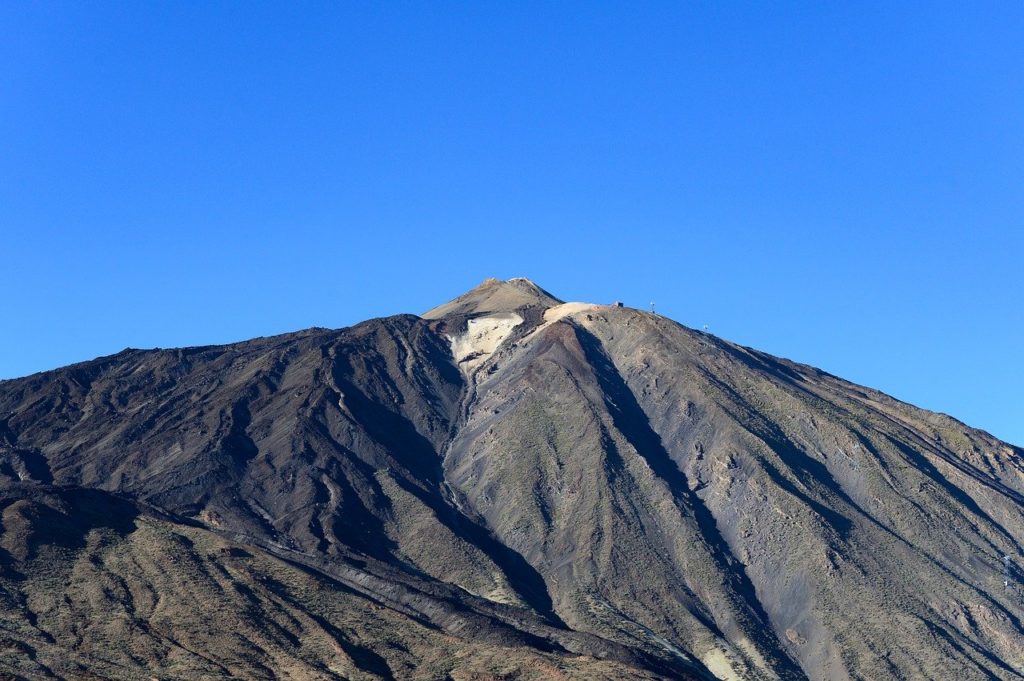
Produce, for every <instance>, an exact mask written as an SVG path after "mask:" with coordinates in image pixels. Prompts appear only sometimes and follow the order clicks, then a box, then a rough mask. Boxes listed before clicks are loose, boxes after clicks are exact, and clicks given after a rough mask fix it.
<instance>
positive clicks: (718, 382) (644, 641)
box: [0, 279, 1024, 680]
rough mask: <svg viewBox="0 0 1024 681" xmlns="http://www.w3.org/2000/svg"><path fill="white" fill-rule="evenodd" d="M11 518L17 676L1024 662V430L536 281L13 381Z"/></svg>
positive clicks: (3, 635)
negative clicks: (1017, 434)
mask: <svg viewBox="0 0 1024 681" xmlns="http://www.w3.org/2000/svg"><path fill="white" fill-rule="evenodd" d="M0 523H2V533H0V600H2V602H3V604H4V607H3V609H2V611H0V639H2V641H3V649H4V651H5V652H4V653H3V655H0V673H2V674H7V675H11V676H13V677H16V678H69V679H77V678H85V677H91V678H95V677H101V678H110V679H136V678H150V677H156V678H162V679H186V678H189V679H192V678H229V677H243V678H250V679H275V678H296V679H335V678H353V679H407V678H409V679H504V678H518V679H541V678H543V679H550V678H577V679H602V678H604V679H680V678H682V679H716V678H717V679H830V680H831V679H835V680H839V679H883V678H884V679H889V678H893V679H918V678H927V679H993V678H998V679H1020V678H1024V631H1022V625H1021V622H1022V621H1024V603H1022V596H1024V592H1022V588H1021V579H1022V573H1021V571H1020V567H1019V566H1021V565H1022V564H1024V548H1022V546H1024V451H1022V450H1020V449H1018V448H1016V447H1013V446H1011V445H1009V444H1007V443H1004V442H1000V441H998V440H996V439H995V438H993V437H991V436H990V435H988V434H987V433H984V432H981V431H978V430H974V429H971V428H969V427H967V426H965V425H964V424H962V423H960V422H958V421H956V420H954V419H952V418H950V417H948V416H944V415H940V414H934V413H931V412H927V411H924V410H921V409H917V408H915V407H913V406H910V405H907V404H905V403H902V402H899V401H897V400H894V399H892V398H890V397H888V396H886V395H884V394H882V393H880V392H877V391H875V390H871V389H868V388H864V387H861V386H857V385H854V384H851V383H848V382H846V381H843V380H841V379H839V378H837V377H835V376H832V375H830V374H827V373H825V372H822V371H819V370H817V369H814V368H812V367H809V366H806V365H802V364H797V363H794V362H791V361H788V360H784V359H780V358H777V357H772V356H770V355H767V354H765V353H762V352H758V351H756V350H753V349H750V348H745V347H741V346H738V345H735V344H733V343H729V342H727V341H724V340H722V339H720V338H717V337H715V336H712V335H709V334H707V333H701V332H699V331H695V330H693V329H689V328H686V327H684V326H681V325H679V324H677V323H675V322H673V321H671V320H669V319H666V318H664V317H661V316H658V315H654V314H650V313H646V312H642V311H639V310H635V309H631V308H623V307H618V306H615V305H604V304H587V303H563V302H562V301H560V300H558V299H557V298H555V297H554V296H553V295H551V294H550V293H548V292H546V291H544V290H543V289H542V288H540V287H539V286H537V285H535V284H533V283H532V282H530V281H529V280H526V279H511V280H508V281H504V282H503V281H498V280H487V281H485V282H483V283H482V284H481V285H479V286H477V287H476V288H474V289H472V290H471V291H469V292H468V293H466V294H464V295H462V296H459V297H458V298H456V299H455V300H453V301H451V302H449V303H446V304H444V305H441V306H439V307H437V308H434V309H433V310H431V311H429V312H427V313H425V314H424V315H423V316H422V317H417V316H414V315H400V316H395V317H388V318H383V319H373V320H369V321H367V322H364V323H362V324H358V325H356V326H353V327H351V328H346V329H339V330H324V329H312V330H308V331H303V332H298V333H293V334H287V335H283V336H277V337H273V338H260V339H255V340H252V341H247V342H243V343H235V344H232V345H225V346H217V347H200V348H183V349H178V350H150V351H141V350H132V351H125V352H122V353H120V354H118V355H114V356H111V357H104V358H100V359H97V360H94V361H91V362H85V363H82V364H76V365H73V366H70V367H65V368H63V369H57V370H55V371H51V372H46V373H42V374H36V375H33V376H29V377H26V378H22V379H16V380H12V381H3V382H0Z"/></svg>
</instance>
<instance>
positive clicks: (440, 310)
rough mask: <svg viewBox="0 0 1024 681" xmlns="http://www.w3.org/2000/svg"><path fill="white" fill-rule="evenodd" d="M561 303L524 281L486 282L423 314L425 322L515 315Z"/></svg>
mask: <svg viewBox="0 0 1024 681" xmlns="http://www.w3.org/2000/svg"><path fill="white" fill-rule="evenodd" d="M561 302H562V301H561V300H559V299H558V298H555V297H554V296H553V295H551V294H550V293H548V292H547V291H545V290H544V289H542V288H541V287H540V286H537V285H536V284H535V283H533V282H532V281H530V280H529V279H526V278H525V277H516V278H513V279H509V280H508V281H502V280H500V279H493V278H492V279H485V280H484V281H482V282H481V283H480V285H478V286H477V287H476V288H474V289H472V290H470V291H467V292H466V293H463V294H462V295H461V296H459V297H458V298H456V299H455V300H452V301H449V302H447V303H445V304H444V305H438V306H437V307H435V308H434V309H432V310H429V311H427V312H424V313H423V318H424V319H437V318H440V317H447V316H450V315H457V314H463V315H471V314H480V313H484V312H515V311H516V310H519V309H522V308H525V307H536V308H540V309H545V308H549V307H552V306H554V305H558V304H560V303H561Z"/></svg>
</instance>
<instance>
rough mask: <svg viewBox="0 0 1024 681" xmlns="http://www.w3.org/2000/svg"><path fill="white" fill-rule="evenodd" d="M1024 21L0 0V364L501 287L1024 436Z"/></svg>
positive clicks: (689, 9) (811, 13)
mask: <svg viewBox="0 0 1024 681" xmlns="http://www.w3.org/2000/svg"><path fill="white" fill-rule="evenodd" d="M822 4H832V5H842V6H835V7H821V6H819V5H822ZM1022 36H1024V4H1022V3H1021V2H1019V0H1014V1H1012V2H1011V1H1007V2H984V3H965V2H953V3H938V2H921V3H913V4H904V3H893V2H889V1H886V2H878V3H869V2H857V3H803V4H802V3H751V4H749V5H745V4H742V3H718V2H692V3H679V2H672V3H664V4H662V3H622V4H612V3H578V4H577V3H568V2H565V3H549V2H544V3H529V2H512V3H492V2H483V3H459V4H456V3H447V2H422V3H411V2H400V3H323V4H318V3H297V4H296V3H282V4H280V5H276V6H275V5H266V4H264V5H258V4H256V3H241V2H236V3H227V2H160V3H158V2H121V3H111V4H106V3H70V2H68V3H63V2H45V3H43V2H4V3H2V4H0V254H2V261H0V262H2V267H0V295H2V298H0V299H2V301H3V307H2V315H0V377H14V376H18V375H23V374H27V373H30V372H34V371H38V370H42V369H46V368H52V367H56V366H59V365H63V364H67V363H70V362H73V361H78V360H83V359H88V358H92V357H94V356H96V355H101V354H109V353H112V352H116V351H118V350H120V349H122V348H124V347H126V346H131V347H154V346H161V347H171V346H178V345H188V344H206V343H221V342H227V341H232V340H240V339H244V338H248V337H252V336H256V335H269V334H274V333H279V332H284V331H290V330H295V329H299V328H304V327H309V326H332V327H336V326H344V325H348V324H351V323H354V322H356V321H359V320H361V319H364V318H367V317H372V316H380V315H387V314H392V313H398V312H420V311H423V310H425V309H427V308H429V307H431V306H433V305H435V304H437V303H439V302H441V301H444V300H447V299H448V298H451V297H453V296H454V295H456V294H458V293H460V292H462V291H463V290H465V289H468V288H470V287H471V286H473V285H475V284H476V283H478V282H479V281H480V280H481V279H483V278H485V277H488V276H497V277H502V278H505V277H511V276H519V275H523V276H528V277H530V278H532V279H534V280H536V281H537V282H538V283H540V284H541V285H542V286H544V287H546V288H548V289H550V290H551V291H553V292H554V293H556V294H557V295H559V296H560V297H563V298H566V299H577V300H578V299H583V300H596V301H609V300H613V299H622V300H624V301H626V302H627V303H630V304H633V305H635V306H637V307H643V306H646V305H647V303H648V302H649V301H651V300H655V301H657V303H658V309H659V311H660V312H663V313H664V314H666V315H668V316H671V317H673V318H675V319H677V320H679V321H681V322H683V323H685V324H688V325H691V326H701V325H703V324H709V325H710V326H711V329H712V331H714V332H716V333H718V334H719V335H721V336H723V337H726V338H729V339H732V340H735V341H737V342H740V343H743V344H746V345H752V346H755V347H758V348H761V349H763V350H767V351H769V352H772V353H775V354H779V355H783V356H786V357H790V358H793V359H796V360H799V361H803V362H808V363H810V364H814V365H816V366H820V367H822V368H824V369H826V370H828V371H830V372H833V373H836V374H839V375H841V376H843V377H846V378H848V379H851V380H854V381H857V382H859V383H864V384H867V385H870V386H873V387H877V388H880V389H882V390H885V391H886V392H888V393H890V394H892V395H894V396H896V397H899V398H901V399H904V400H907V401H910V402H913V403H916V404H919V405H921V406H924V407H927V408H930V409H935V410H938V411H943V412H947V413H950V414H952V415H954V416H956V417H958V418H960V419H962V420H964V421H966V422H968V423H969V424H971V425H975V426H978V427H981V428H985V429H987V430H989V431H991V432H992V433H994V434H996V435H998V436H1000V437H1002V438H1004V439H1007V440H1010V441H1012V442H1015V443H1018V444H1024V358H1022V352H1021V351H1022V346H1024V343H1022V338H1024V295H1022V294H1024V283H1022V275H1021V272H1022V270H1024V267H1022V262H1021V256H1022V252H1024V232H1022V230H1024V39H1022Z"/></svg>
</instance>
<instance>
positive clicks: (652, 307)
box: [651, 300, 657, 314]
mask: <svg viewBox="0 0 1024 681" xmlns="http://www.w3.org/2000/svg"><path fill="white" fill-rule="evenodd" d="M651 314H657V313H656V312H655V311H654V301H653V300H652V301H651Z"/></svg>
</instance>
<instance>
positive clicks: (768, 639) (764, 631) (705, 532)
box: [574, 325, 805, 678]
mask: <svg viewBox="0 0 1024 681" xmlns="http://www.w3.org/2000/svg"><path fill="white" fill-rule="evenodd" d="M574 329H575V331H576V335H577V338H578V340H579V343H580V346H581V347H582V348H583V351H584V353H585V354H586V357H587V361H588V362H589V363H590V364H591V366H592V367H593V368H594V372H595V375H596V377H597V380H598V383H599V384H600V386H601V390H602V392H603V394H604V395H605V398H606V399H605V406H606V408H607V409H608V412H609V413H610V414H611V417H612V421H613V422H614V424H615V427H616V428H617V429H618V430H619V432H621V433H622V434H623V435H624V436H625V437H626V438H627V439H628V440H629V441H630V443H632V445H633V446H634V448H635V449H636V451H637V453H638V454H639V455H640V456H641V457H643V458H644V460H645V461H646V462H647V465H648V466H649V467H650V468H651V470H652V471H653V472H654V474H655V475H657V476H658V477H659V478H661V480H663V481H664V482H665V483H666V484H667V485H668V488H669V489H670V490H671V492H672V494H673V495H674V496H675V498H676V500H677V503H679V504H680V505H681V506H682V507H684V508H687V509H688V510H689V511H690V512H691V513H692V514H693V517H694V520H695V521H696V522H697V526H698V528H699V529H700V532H701V535H702V536H703V537H704V538H705V540H706V541H707V542H708V545H709V546H710V547H711V549H712V551H713V554H714V558H715V560H716V562H718V564H719V568H720V570H721V571H722V574H724V575H728V576H729V581H730V583H731V586H732V588H733V589H734V590H735V591H736V593H737V594H738V595H739V596H740V597H741V598H742V599H743V601H744V602H745V603H746V605H747V607H748V608H749V609H750V612H751V614H752V615H753V617H754V619H755V621H754V622H752V623H751V625H752V626H750V627H748V632H747V633H748V634H750V635H753V636H757V635H758V634H760V635H761V637H762V638H763V646H764V647H765V648H766V649H767V650H768V651H784V650H785V647H784V646H783V645H782V644H781V642H780V641H779V640H778V639H777V638H775V636H774V630H773V628H772V624H771V619H770V618H769V617H768V614H767V613H766V612H765V610H764V608H763V607H762V606H761V602H760V601H759V600H758V598H757V593H756V591H755V590H754V585H753V583H751V581H750V579H749V578H748V577H747V575H746V572H744V571H743V569H742V568H741V567H739V568H738V567H737V565H741V564H740V563H739V562H738V561H737V560H736V559H735V558H734V557H733V555H732V550H731V549H730V548H729V544H728V543H727V542H726V541H725V538H724V537H723V536H722V534H721V532H720V531H719V529H718V524H717V522H716V521H715V518H714V516H713V515H712V514H711V511H710V510H709V509H708V508H707V506H706V505H705V504H704V502H703V500H702V499H700V497H698V496H697V495H696V494H694V493H693V492H691V491H690V486H689V484H688V483H687V479H686V474H685V473H683V472H682V471H681V470H680V469H679V467H678V466H677V465H676V463H675V461H673V460H672V457H671V456H670V455H669V453H668V451H667V450H666V449H665V446H664V445H663V444H662V441H661V436H660V435H658V434H657V433H656V432H655V431H654V429H653V428H652V427H651V425H650V420H649V419H648V417H647V414H646V413H645V412H644V411H643V409H642V408H641V407H640V404H639V403H638V402H637V400H636V396H635V395H634V394H633V391H632V390H630V389H629V386H628V385H626V382H625V380H624V379H623V378H622V376H621V375H620V374H619V371H618V369H617V368H616V367H615V365H614V364H613V363H612V361H611V359H610V358H609V357H608V355H607V354H606V353H605V351H604V348H603V347H602V346H601V343H600V341H598V339H597V338H596V337H594V336H593V335H592V334H591V333H590V332H589V331H587V330H586V329H584V328H582V327H579V326H576V325H574ZM775 666H776V667H777V668H778V669H779V671H781V672H783V673H785V674H786V675H787V678H805V677H804V674H803V672H802V671H801V670H800V668H799V666H797V665H796V664H795V663H794V661H793V660H791V659H790V658H789V657H788V656H785V655H782V654H776V656H775Z"/></svg>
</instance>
